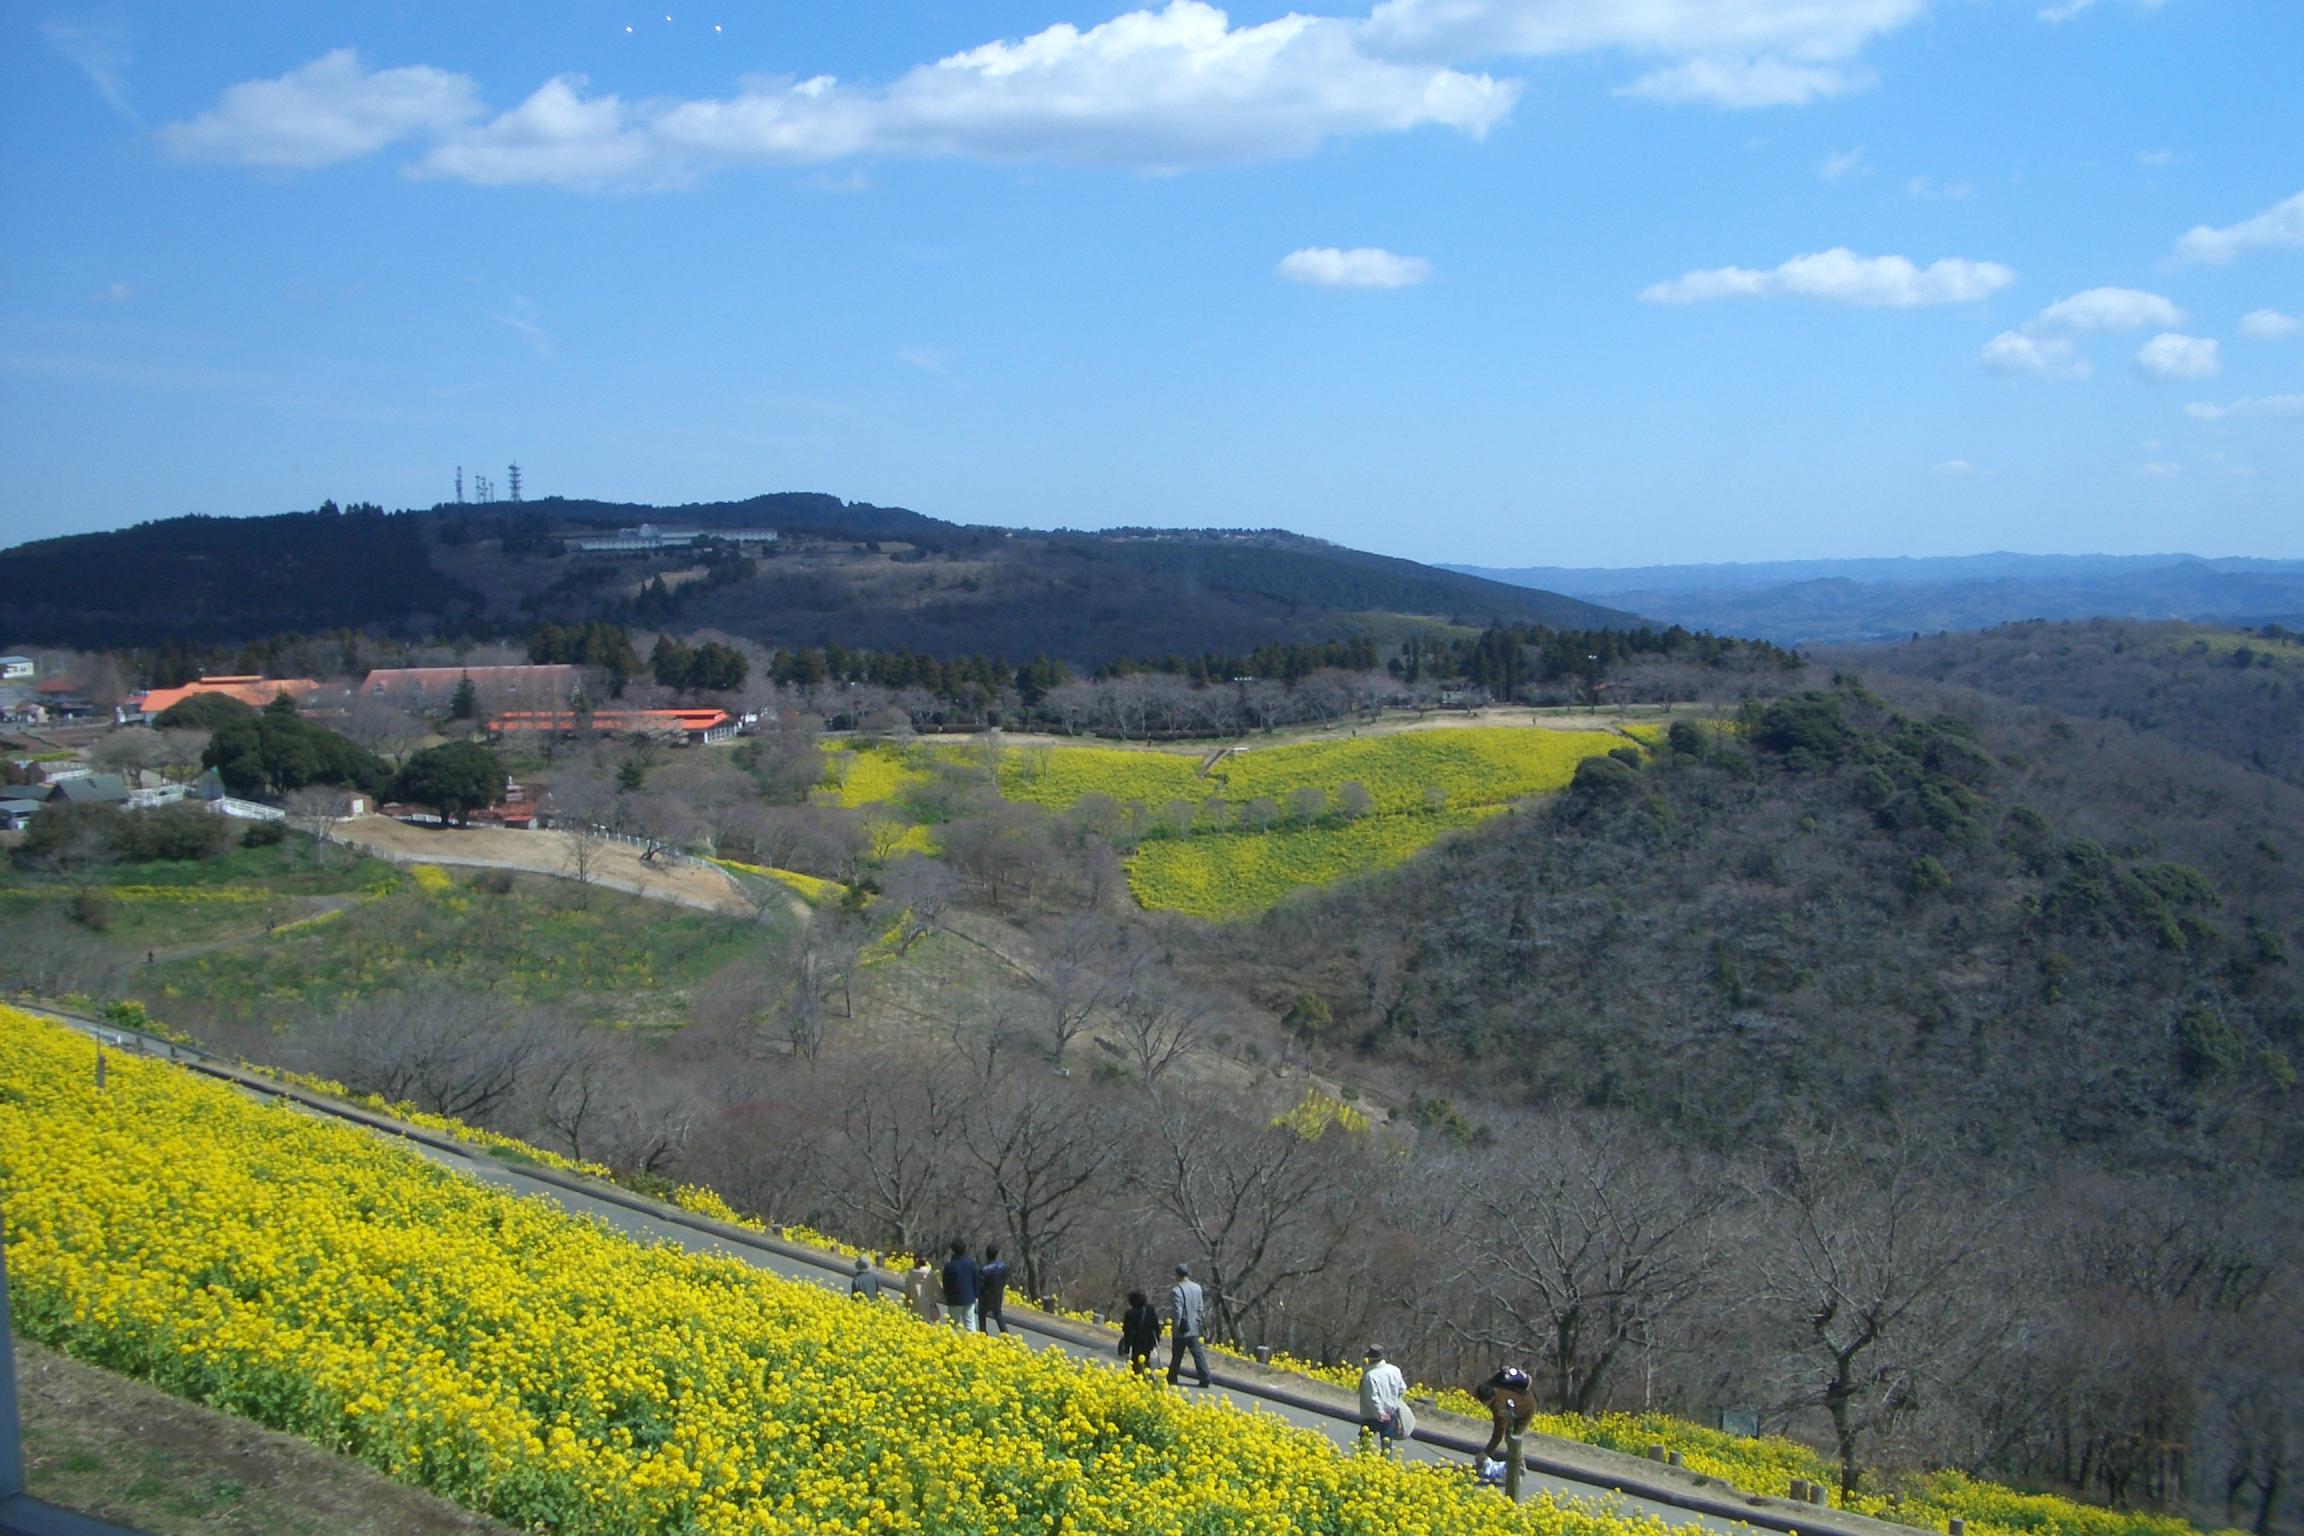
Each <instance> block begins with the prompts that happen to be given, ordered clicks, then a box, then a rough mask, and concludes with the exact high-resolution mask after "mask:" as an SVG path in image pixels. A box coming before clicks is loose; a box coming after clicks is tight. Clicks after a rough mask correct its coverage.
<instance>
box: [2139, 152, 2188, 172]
mask: <svg viewBox="0 0 2304 1536" xmlns="http://www.w3.org/2000/svg"><path fill="white" fill-rule="evenodd" d="M2191 158H2192V157H2191V156H2190V155H2180V154H2178V153H2176V151H2174V150H2172V149H2140V150H2138V151H2136V163H2137V164H2138V165H2142V166H2148V167H2150V168H2151V169H2153V170H2155V171H2163V170H2166V169H2167V168H2168V167H2169V166H2172V165H2182V164H2183V163H2184V162H2185V161H2187V160H2189V159H2191Z"/></svg>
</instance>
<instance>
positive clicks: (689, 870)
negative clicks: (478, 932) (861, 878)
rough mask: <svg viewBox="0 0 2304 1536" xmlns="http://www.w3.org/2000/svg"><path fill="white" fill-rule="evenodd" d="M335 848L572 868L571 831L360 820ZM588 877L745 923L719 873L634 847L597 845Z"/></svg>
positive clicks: (487, 864) (339, 831) (491, 864)
mask: <svg viewBox="0 0 2304 1536" xmlns="http://www.w3.org/2000/svg"><path fill="white" fill-rule="evenodd" d="M335 836H336V839H337V841H339V842H343V843H349V844H351V845H352V846H353V847H355V848H365V849H366V850H368V851H369V852H370V853H373V854H375V855H377V856H378V857H379V858H386V859H391V860H393V861H394V862H396V863H434V864H441V865H445V866H450V867H454V868H467V867H469V868H480V869H517V870H523V871H525V872H527V873H529V874H536V875H559V876H563V877H565V876H568V875H570V874H571V873H572V869H573V861H572V859H571V857H570V853H571V849H570V844H571V843H572V842H573V841H574V838H573V836H572V835H571V834H569V833H566V832H514V831H510V830H507V829H505V828H502V827H418V826H411V825H410V824H409V823H407V822H404V821H394V820H393V819H392V818H391V817H389V816H361V817H357V818H355V819H354V820H351V821H347V822H343V823H341V824H339V825H338V826H337V828H336V831H335ZM586 873H587V874H588V875H589V876H590V878H591V880H592V881H593V883H594V884H596V885H600V886H604V887H606V888H607V889H609V890H612V891H626V892H629V893H631V894H632V895H635V896H647V897H651V898H653V899H655V900H659V901H672V902H678V903H679V904H680V905H682V906H685V907H701V908H703V909H705V910H707V911H712V912H727V913H730V914H732V915H735V916H739V917H741V916H747V915H749V914H750V912H751V907H750V905H749V904H748V903H747V902H746V901H745V899H744V896H743V893H742V892H740V891H738V890H737V888H736V885H735V883H734V882H733V881H731V880H730V879H729V878H728V876H727V875H726V874H724V873H722V872H721V871H720V870H717V869H711V868H703V869H699V868H697V867H696V866H695V865H693V864H682V863H659V862H652V861H650V860H646V859H643V858H641V857H640V850H639V849H638V848H635V847H633V846H632V845H631V844H629V843H614V842H611V843H600V844H596V845H595V846H594V847H593V849H592V851H591V854H590V862H589V865H588V868H587V870H586Z"/></svg>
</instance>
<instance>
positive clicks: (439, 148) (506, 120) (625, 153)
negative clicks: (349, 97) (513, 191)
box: [417, 75, 691, 191]
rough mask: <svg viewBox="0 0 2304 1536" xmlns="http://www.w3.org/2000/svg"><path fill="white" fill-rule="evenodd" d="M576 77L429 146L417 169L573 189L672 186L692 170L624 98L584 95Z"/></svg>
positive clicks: (492, 183)
mask: <svg viewBox="0 0 2304 1536" xmlns="http://www.w3.org/2000/svg"><path fill="white" fill-rule="evenodd" d="M584 83H585V82H584V77H583V76H582V75H561V76H558V77H556V78H554V79H551V80H547V81H545V82H544V83H543V84H542V85H541V86H539V87H537V89H536V91H535V93H534V94H533V95H531V96H530V97H529V98H528V99H527V100H526V101H524V102H522V103H520V105H518V106H517V107H514V108H513V109H512V110H511V111H509V112H505V113H501V114H499V115H498V116H497V117H495V118H494V119H492V120H491V121H489V122H487V123H485V124H483V125H482V126H480V127H478V128H473V129H470V130H467V131H465V132H461V133H458V134H457V135H456V136H455V137H454V138H452V139H449V140H448V141H446V142H444V143H441V144H438V145H435V146H434V147H433V149H432V152H431V153H430V154H428V155H426V156H425V157H424V159H423V160H422V161H421V162H420V163H419V165H418V167H417V170H418V173H419V174H422V175H427V176H448V177H454V178H455V179H457V180H459V181H470V182H477V183H478V184H480V185H481V186H489V187H496V186H508V185H513V184H517V183H522V182H545V183H548V184H550V185H553V186H558V187H568V188H572V189H575V190H579V191H593V190H598V189H601V188H606V187H617V186H626V187H641V186H670V185H674V184H677V183H678V182H680V181H682V180H685V179H686V178H687V176H688V175H689V174H691V170H690V166H689V164H688V163H687V162H686V161H684V160H681V159H679V158H676V157H673V156H668V155H666V154H664V153H663V152H662V148H661V146H660V145H658V144H657V143H656V142H654V140H653V139H652V138H651V136H650V134H649V133H648V132H647V131H646V129H645V128H643V127H640V126H638V125H636V124H635V123H634V122H633V120H632V114H631V112H630V111H629V110H628V109H627V108H626V107H625V105H624V102H623V100H622V98H620V97H618V96H614V95H607V96H594V97H591V98H589V99H587V98H586V97H585V96H584V94H583V91H584Z"/></svg>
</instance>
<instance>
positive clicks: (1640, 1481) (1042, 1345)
mask: <svg viewBox="0 0 2304 1536" xmlns="http://www.w3.org/2000/svg"><path fill="white" fill-rule="evenodd" d="M29 1011H32V1012H38V1013H42V1014H43V1015H44V1016H46V1017H49V1018H53V1019H55V1020H56V1021H57V1022H59V1023H63V1024H68V1025H71V1026H72V1027H74V1028H77V1029H81V1030H83V1031H85V1032H87V1033H90V1034H93V1035H96V1036H98V1037H99V1038H103V1039H106V1040H109V1041H111V1042H113V1043H114V1044H115V1045H118V1046H120V1047H122V1048H124V1049H131V1050H135V1049H143V1050H147V1051H154V1052H157V1053H160V1054H166V1055H174V1056H176V1057H177V1058H178V1059H180V1060H182V1061H183V1062H184V1064H185V1065H187V1066H190V1067H192V1068H193V1069H194V1070H197V1071H200V1072H203V1073H206V1074H208V1075H210V1076H214V1077H219V1078H222V1079H224V1080H225V1081H228V1082H232V1083H235V1084H238V1085H239V1086H240V1087H242V1088H244V1089H247V1090H249V1091H251V1092H256V1093H262V1094H266V1095H269V1096H273V1097H278V1098H284V1099H287V1100H289V1101H290V1102H292V1103H294V1104H297V1105H298V1106H299V1107H301V1108H302V1109H304V1110H305V1111H307V1112H309V1113H313V1114H317V1115H325V1116H328V1117H330V1118H334V1119H339V1120H349V1121H352V1122H354V1123H356V1124H360V1125H365V1126H367V1127H369V1128H371V1129H374V1130H378V1131H381V1132H385V1133H387V1134H392V1135H397V1136H399V1137H401V1138H402V1139H403V1140H405V1141H407V1142H408V1143H409V1144H410V1146H411V1147H412V1148H413V1149H414V1150H415V1151H417V1152H418V1153H419V1154H421V1155H422V1156H425V1157H428V1158H431V1159H432V1160H433V1161H435V1162H437V1163H440V1164H442V1165H444V1166H446V1167H450V1168H453V1169H455V1170H457V1171H458V1172H460V1173H464V1174H467V1175H469V1176H471V1177H473V1178H477V1179H480V1180H483V1181H484V1182H486V1183H489V1184H493V1185H496V1186H498V1187H500V1188H503V1189H506V1190H509V1191H511V1192H513V1193H515V1194H520V1195H526V1196H531V1197H534V1198H537V1199H543V1200H549V1201H551V1202H553V1203H554V1204H556V1205H558V1206H560V1207H561V1208H562V1209H564V1210H568V1211H571V1212H575V1213H577V1214H581V1215H587V1216H593V1217H597V1218H598V1219H599V1220H600V1221H602V1222H604V1223H605V1224H607V1225H608V1226H609V1227H610V1228H612V1229H613V1230H615V1231H618V1232H622V1233H625V1234H626V1235H628V1236H630V1237H632V1238H633V1239H635V1240H637V1241H643V1242H656V1241H661V1242H672V1243H677V1244H679V1245H680V1246H681V1247H682V1248H685V1249H687V1250H689V1251H691V1252H695V1253H713V1254H721V1255H725V1256H728V1257H732V1258H735V1259H738V1260H741V1261H742V1262H744V1263H746V1264H750V1265H752V1266H754V1267H756V1268H759V1269H764V1270H767V1271H769V1272H771V1273H773V1274H777V1275H781V1276H783V1277H785V1278H787V1279H791V1280H797V1281H801V1282H804V1283H808V1284H816V1285H823V1286H826V1287H827V1288H830V1289H834V1290H841V1291H844V1290H846V1289H847V1281H846V1274H847V1270H848V1267H849V1263H850V1261H848V1260H844V1259H840V1258H838V1257H837V1256H835V1255H831V1254H825V1253H821V1252H819V1251H817V1250H814V1249H807V1248H803V1247H801V1246H799V1245H797V1244H793V1243H788V1242H785V1241H783V1240H781V1239H778V1238H774V1237H770V1236H764V1235H758V1234H753V1233H750V1232H746V1231H744V1230H742V1229H739V1228H734V1227H729V1226H726V1225H724V1224H723V1223H720V1222H715V1221H712V1220H710V1219H708V1218H705V1217H700V1216H695V1215H692V1214H690V1213H687V1212H684V1211H680V1210H678V1209H676V1208H674V1207H670V1206H666V1205H663V1204H661V1203H659V1202H656V1201H651V1200H646V1199H643V1198H641V1197H640V1196H637V1195H633V1194H631V1193H629V1192H628V1191H625V1190H621V1189H616V1188H613V1187H609V1186H602V1185H599V1184H596V1183H592V1182H591V1181H588V1180H579V1179H576V1178H573V1177H571V1176H568V1175H565V1174H560V1173H556V1172H553V1171H551V1170H548V1169H541V1168H526V1167H520V1166H517V1165H511V1164H506V1163H502V1162H499V1161H497V1160H496V1159H494V1158H492V1157H489V1156H488V1155H487V1154H486V1153H484V1152H482V1151H481V1150H479V1149H478V1148H473V1147H468V1146H466V1145H464V1144H463V1143H460V1142H456V1141H453V1140H450V1139H448V1138H446V1137H442V1136H438V1135H435V1134H433V1133H430V1132H426V1131H422V1130H418V1129H415V1128H413V1127H408V1126H405V1125H402V1124H401V1123H400V1122H398V1121H394V1120H390V1119H388V1118H386V1117H384V1116H380V1115H375V1114H371V1113H369V1112H367V1111H364V1110H360V1109H356V1108H353V1107H351V1106H348V1105H343V1104H339V1103H337V1102H335V1101H333V1100H328V1099H324V1098H320V1097H318V1096H315V1095H311V1094H306V1093H303V1092H301V1091H299V1090H293V1089H288V1088H285V1087H283V1086H282V1085H280V1084H277V1083H273V1082H271V1081H269V1080H267V1079H264V1078H262V1077H260V1076H258V1075H256V1074H252V1073H248V1072H245V1071H243V1070H241V1069H238V1068H234V1067H230V1066H226V1065H224V1064H223V1063H221V1062H219V1061H215V1060H212V1059H207V1058H205V1057H203V1056H202V1054H201V1053H199V1052H196V1051H191V1050H179V1049H177V1048H172V1047H169V1046H167V1045H166V1044H165V1043H164V1042H159V1041H156V1040H152V1039H150V1038H149V1037H144V1036H135V1035H131V1034H128V1033H126V1032H123V1031H121V1030H119V1029H117V1028H115V1027H113V1026H111V1025H108V1024H102V1023H99V1022H96V1021H93V1020H89V1019H85V1018H80V1017H75V1016H72V1015H68V1014H62V1013H55V1012H50V1011H48V1010H42V1009H32V1010H29ZM882 1281H883V1289H884V1290H886V1291H888V1292H890V1293H892V1294H893V1293H896V1292H897V1288H896V1286H895V1280H894V1277H893V1276H890V1275H887V1274H885V1273H884V1274H883V1276H882ZM1016 1321H1017V1323H1018V1325H1019V1329H1018V1332H1017V1334H1016V1338H1017V1340H1018V1343H1019V1346H1020V1347H1026V1348H1034V1349H1055V1350H1060V1351H1062V1352H1063V1353H1065V1354H1067V1355H1070V1356H1073V1357H1075V1358H1077V1359H1079V1360H1081V1361H1082V1362H1084V1363H1086V1364H1089V1365H1093V1366H1096V1367H1100V1368H1103V1369H1110V1370H1118V1369H1120V1368H1121V1364H1120V1361H1119V1360H1118V1358H1117V1357H1116V1356H1115V1354H1114V1353H1113V1336H1112V1335H1111V1334H1110V1333H1109V1332H1106V1331H1104V1330H1093V1329H1090V1328H1087V1327H1085V1326H1083V1325H1079V1324H1075V1323H1072V1322H1070V1321H1068V1320H1066V1319H1061V1318H1050V1317H1047V1316H1045V1315H1043V1314H1040V1313H1037V1312H1030V1311H1022V1312H1019V1314H1018V1316H1017V1318H1016ZM923 1326H927V1325H925V1324H924V1325H923ZM1212 1363H1213V1364H1214V1365H1215V1368H1216V1375H1217V1378H1218V1385H1216V1386H1215V1387H1213V1388H1210V1389H1206V1391H1205V1392H1204V1393H1203V1390H1202V1389H1199V1388H1196V1387H1186V1388H1181V1389H1179V1390H1183V1391H1187V1392H1189V1393H1190V1394H1191V1395H1193V1396H1202V1395H1206V1396H1209V1397H1214V1398H1218V1399H1221V1400H1222V1401H1224V1402H1226V1403H1228V1404H1230V1405H1231V1406H1233V1407H1235V1408H1238V1409H1240V1410H1242V1411H1244V1412H1253V1413H1268V1414H1273V1415H1275V1416H1277V1417H1278V1418H1280V1419H1281V1420H1283V1421H1284V1422H1286V1423H1289V1424H1293V1425H1297V1426H1299V1427H1301V1428H1305V1429H1310V1430H1314V1431H1316V1432H1318V1433H1320V1434H1323V1435H1325V1436H1327V1437H1328V1438H1329V1439H1331V1440H1333V1441H1335V1442H1336V1443H1337V1445H1339V1446H1340V1447H1349V1446H1351V1445H1353V1444H1354V1443H1355V1442H1356V1441H1357V1440H1358V1438H1359V1433H1360V1430H1359V1424H1358V1421H1357V1419H1356V1418H1355V1417H1354V1415H1353V1410H1352V1406H1351V1405H1350V1403H1349V1401H1348V1396H1347V1395H1345V1394H1341V1393H1339V1392H1337V1391H1336V1390H1335V1389H1332V1388H1328V1387H1326V1386H1325V1384H1321V1383H1307V1382H1304V1381H1303V1379H1302V1378H1289V1377H1284V1376H1282V1375H1281V1374H1280V1373H1277V1372H1269V1371H1262V1370H1259V1369H1257V1368H1254V1367H1245V1366H1240V1365H1238V1364H1237V1363H1236V1362H1232V1361H1228V1360H1225V1359H1223V1358H1222V1357H1214V1358H1213V1360H1212ZM1463 1429H1464V1425H1463V1421H1460V1420H1458V1421H1443V1422H1435V1421H1428V1422H1427V1423H1426V1425H1425V1426H1423V1427H1420V1429H1419V1431H1418V1438H1417V1439H1416V1440H1414V1441H1411V1442H1409V1443H1408V1444H1407V1445H1406V1446H1405V1447H1404V1450H1405V1453H1406V1455H1407V1456H1408V1458H1409V1459H1411V1460H1415V1461H1427V1462H1438V1463H1446V1464H1452V1465H1455V1466H1457V1467H1459V1468H1464V1467H1467V1466H1468V1455H1467V1452H1468V1451H1469V1449H1470V1443H1469V1442H1466V1441H1464V1440H1463V1439H1462V1438H1461V1436H1462V1432H1463ZM1529 1460H1530V1464H1531V1467H1532V1469H1533V1470H1531V1471H1529V1472H1528V1474H1527V1476H1526V1478H1525V1480H1524V1482H1523V1485H1522V1486H1523V1489H1524V1491H1526V1492H1529V1493H1534V1492H1539V1491H1542V1492H1549V1493H1553V1494H1556V1495H1558V1496H1560V1497H1562V1498H1568V1499H1576V1500H1583V1501H1589V1502H1593V1503H1596V1504H1599V1505H1601V1506H1603V1507H1606V1508H1609V1509H1612V1510H1619V1511H1622V1512H1624V1513H1628V1514H1634V1515H1645V1516H1653V1517H1654V1518H1656V1519H1659V1520H1662V1521H1664V1522H1665V1523H1666V1524H1668V1525H1672V1526H1676V1527H1678V1526H1690V1527H1702V1528H1703V1529H1705V1530H1707V1531H1713V1532H1721V1533H1742V1536H1749V1533H1751V1532H1752V1531H1754V1530H1755V1529H1760V1530H1772V1531H1781V1532H1808V1533H1811V1536H1913V1533H1912V1530H1911V1528H1910V1527H1904V1526H1893V1525H1888V1524H1885V1523H1883V1522H1879V1521H1874V1520H1869V1519H1865V1518H1863V1517H1861V1516H1855V1515H1850V1514H1848V1513H1846V1512H1844V1511H1840V1510H1833V1509H1824V1508H1820V1509H1813V1510H1810V1509H1807V1508H1803V1507H1800V1506H1795V1505H1792V1504H1791V1503H1789V1502H1788V1501H1785V1500H1781V1499H1766V1500H1752V1499H1750V1498H1748V1496H1746V1495H1743V1494H1739V1493H1737V1492H1735V1491H1734V1490H1732V1489H1728V1488H1725V1487H1722V1486H1721V1485H1718V1484H1712V1485H1710V1486H1698V1485H1697V1483H1696V1481H1695V1480H1694V1479H1692V1478H1688V1477H1687V1476H1686V1475H1685V1474H1680V1473H1674V1472H1667V1471H1666V1470H1665V1469H1663V1468H1659V1467H1653V1466H1651V1465H1650V1464H1649V1463H1647V1462H1644V1461H1641V1460H1639V1459H1637V1458H1633V1457H1627V1456H1621V1455H1618V1454H1616V1453H1613V1452H1607V1451H1600V1450H1596V1449H1594V1448H1592V1447H1588V1446H1579V1445H1575V1444H1573V1443H1571V1442H1563V1441H1549V1440H1544V1441H1540V1440H1539V1439H1538V1437H1534V1436H1531V1437H1530V1440H1529ZM1623 1487H1633V1488H1637V1489H1639V1490H1640V1491H1641V1493H1642V1494H1644V1495H1646V1496H1634V1495H1630V1494H1625V1493H1623V1492H1620V1491H1618V1490H1619V1489H1621V1488H1623Z"/></svg>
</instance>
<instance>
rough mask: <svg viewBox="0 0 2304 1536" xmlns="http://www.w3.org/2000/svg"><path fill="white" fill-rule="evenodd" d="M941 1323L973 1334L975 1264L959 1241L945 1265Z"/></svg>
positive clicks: (955, 1242)
mask: <svg viewBox="0 0 2304 1536" xmlns="http://www.w3.org/2000/svg"><path fill="white" fill-rule="evenodd" d="M944 1320H945V1321H946V1322H948V1323H950V1324H951V1325H952V1326H953V1327H955V1328H957V1329H959V1330H960V1331H961V1332H962V1333H974V1332H975V1331H976V1261H975V1260H974V1259H972V1258H970V1257H968V1245H967V1244H966V1243H964V1242H961V1241H960V1240H959V1239H958V1238H954V1239H953V1240H952V1257H950V1258H948V1259H946V1260H945V1261H944Z"/></svg>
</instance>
